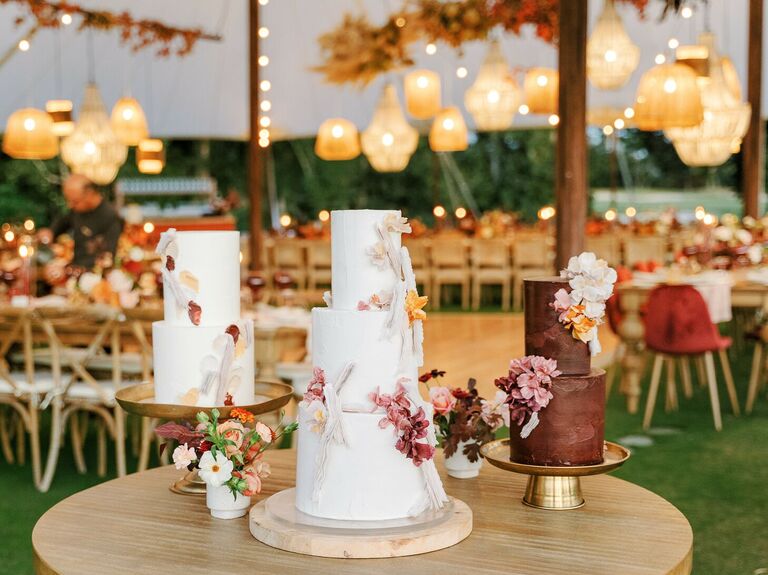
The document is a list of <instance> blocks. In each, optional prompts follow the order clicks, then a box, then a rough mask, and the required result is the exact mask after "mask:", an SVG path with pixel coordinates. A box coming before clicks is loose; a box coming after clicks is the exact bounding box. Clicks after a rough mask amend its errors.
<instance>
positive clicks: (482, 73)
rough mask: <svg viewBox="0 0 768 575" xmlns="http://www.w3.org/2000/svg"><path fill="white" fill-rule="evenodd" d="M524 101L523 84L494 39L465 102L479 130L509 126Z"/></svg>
mask: <svg viewBox="0 0 768 575" xmlns="http://www.w3.org/2000/svg"><path fill="white" fill-rule="evenodd" d="M519 103H520V88H519V87H518V85H517V82H515V79H514V78H513V77H512V75H511V74H510V73H509V65H508V64H507V61H506V60H505V59H504V55H503V54H502V53H501V45H500V44H499V42H498V41H496V40H494V41H493V42H491V44H490V46H489V47H488V54H486V56H485V60H484V61H483V64H482V65H481V66H480V70H479V71H478V73H477V79H476V80H475V83H474V84H472V86H471V87H470V88H469V90H467V92H466V94H464V106H465V107H466V108H467V111H468V112H469V113H470V114H472V118H473V119H474V121H475V127H476V128H477V129H478V130H484V131H498V130H507V129H509V128H510V126H512V120H513V119H514V117H515V112H517V106H518V104H519Z"/></svg>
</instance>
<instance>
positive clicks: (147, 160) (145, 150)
mask: <svg viewBox="0 0 768 575" xmlns="http://www.w3.org/2000/svg"><path fill="white" fill-rule="evenodd" d="M136 166H137V167H138V168H139V171H140V172H141V173H142V174H159V173H160V172H162V171H163V168H164V167H165V148H164V147H163V141H162V140H157V139H146V140H142V141H141V142H139V144H138V146H137V147H136Z"/></svg>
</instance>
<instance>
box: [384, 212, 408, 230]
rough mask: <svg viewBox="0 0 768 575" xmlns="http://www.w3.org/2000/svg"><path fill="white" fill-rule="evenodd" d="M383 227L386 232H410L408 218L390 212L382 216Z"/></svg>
mask: <svg viewBox="0 0 768 575" xmlns="http://www.w3.org/2000/svg"><path fill="white" fill-rule="evenodd" d="M384 229H386V230H387V231H388V232H399V233H401V234H410V233H411V224H409V223H408V218H403V217H401V216H398V215H397V214H395V213H391V214H387V215H386V216H385V217H384Z"/></svg>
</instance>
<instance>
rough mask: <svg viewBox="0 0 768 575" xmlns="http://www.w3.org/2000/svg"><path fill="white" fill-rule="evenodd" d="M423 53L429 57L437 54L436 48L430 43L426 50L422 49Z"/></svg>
mask: <svg viewBox="0 0 768 575" xmlns="http://www.w3.org/2000/svg"><path fill="white" fill-rule="evenodd" d="M424 51H425V52H426V53H427V54H429V55H430V56H433V55H434V54H435V52H437V46H435V45H434V44H433V43H432V42H430V43H429V44H427V46H426V48H424Z"/></svg>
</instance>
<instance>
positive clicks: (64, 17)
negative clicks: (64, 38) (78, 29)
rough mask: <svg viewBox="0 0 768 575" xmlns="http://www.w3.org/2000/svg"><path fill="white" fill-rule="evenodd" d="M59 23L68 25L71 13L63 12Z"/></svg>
mask: <svg viewBox="0 0 768 575" xmlns="http://www.w3.org/2000/svg"><path fill="white" fill-rule="evenodd" d="M61 23H62V24H64V26H69V25H70V24H72V14H67V13H64V14H62V15H61Z"/></svg>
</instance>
